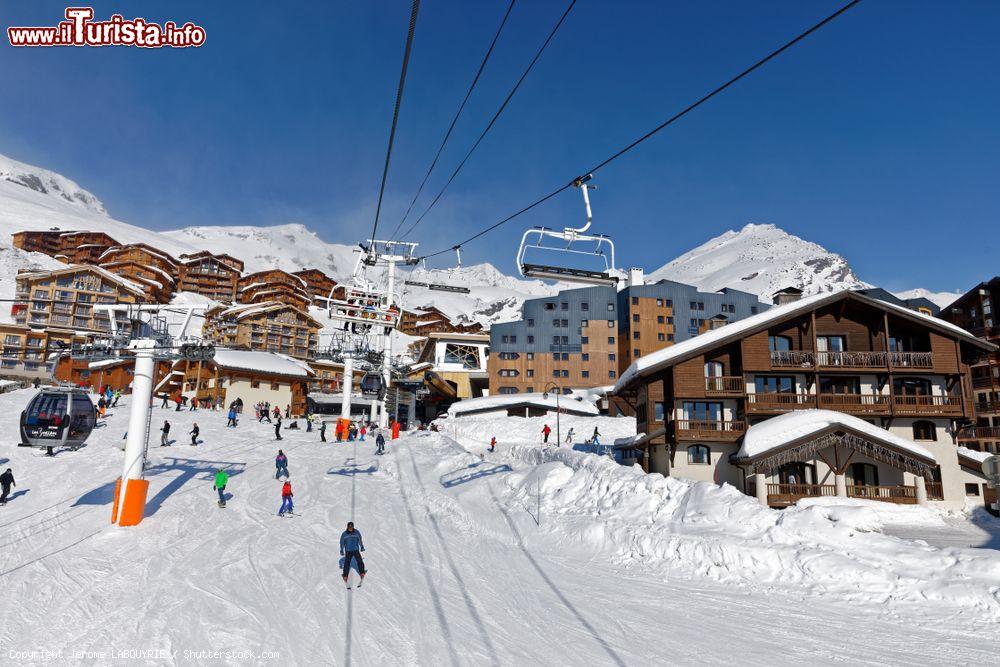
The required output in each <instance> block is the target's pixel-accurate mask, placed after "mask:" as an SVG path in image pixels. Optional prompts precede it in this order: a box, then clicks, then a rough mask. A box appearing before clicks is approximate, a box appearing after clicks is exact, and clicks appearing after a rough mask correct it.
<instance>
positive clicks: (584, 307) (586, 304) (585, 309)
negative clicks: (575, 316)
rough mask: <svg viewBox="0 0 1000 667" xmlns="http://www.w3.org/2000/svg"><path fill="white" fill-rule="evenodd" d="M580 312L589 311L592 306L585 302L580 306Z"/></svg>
mask: <svg viewBox="0 0 1000 667" xmlns="http://www.w3.org/2000/svg"><path fill="white" fill-rule="evenodd" d="M580 310H582V311H584V312H587V311H589V310H590V304H589V303H587V302H586V301H584V302H583V303H581V304H580Z"/></svg>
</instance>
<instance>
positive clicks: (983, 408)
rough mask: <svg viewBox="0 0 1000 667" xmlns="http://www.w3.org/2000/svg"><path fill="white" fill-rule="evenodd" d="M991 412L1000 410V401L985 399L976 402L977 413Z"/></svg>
mask: <svg viewBox="0 0 1000 667" xmlns="http://www.w3.org/2000/svg"><path fill="white" fill-rule="evenodd" d="M990 412H1000V401H985V402H980V403H976V414H977V415H981V414H986V413H990Z"/></svg>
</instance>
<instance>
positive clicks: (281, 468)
mask: <svg viewBox="0 0 1000 667" xmlns="http://www.w3.org/2000/svg"><path fill="white" fill-rule="evenodd" d="M274 467H275V469H276V471H275V473H274V478H275V479H279V478H280V477H281V475H282V474H284V475H285V477H288V457H287V456H285V452H284V451H282V450H280V449H279V450H278V455H277V456H275V457H274Z"/></svg>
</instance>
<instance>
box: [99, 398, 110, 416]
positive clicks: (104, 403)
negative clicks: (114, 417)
mask: <svg viewBox="0 0 1000 667" xmlns="http://www.w3.org/2000/svg"><path fill="white" fill-rule="evenodd" d="M107 406H108V402H107V401H106V400H104V396H101V397H100V398H99V399H97V414H98V415H99V416H101V417H103V416H104V412H105V410H106V409H107Z"/></svg>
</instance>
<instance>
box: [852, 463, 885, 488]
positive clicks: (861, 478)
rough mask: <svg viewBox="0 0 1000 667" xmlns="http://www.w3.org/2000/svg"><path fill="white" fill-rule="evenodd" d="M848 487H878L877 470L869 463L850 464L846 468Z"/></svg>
mask: <svg viewBox="0 0 1000 667" xmlns="http://www.w3.org/2000/svg"><path fill="white" fill-rule="evenodd" d="M847 485H848V486H878V468H876V467H875V466H873V465H872V464H871V463H852V464H851V465H850V466H848V468H847Z"/></svg>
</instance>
